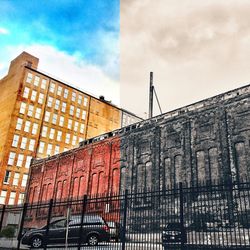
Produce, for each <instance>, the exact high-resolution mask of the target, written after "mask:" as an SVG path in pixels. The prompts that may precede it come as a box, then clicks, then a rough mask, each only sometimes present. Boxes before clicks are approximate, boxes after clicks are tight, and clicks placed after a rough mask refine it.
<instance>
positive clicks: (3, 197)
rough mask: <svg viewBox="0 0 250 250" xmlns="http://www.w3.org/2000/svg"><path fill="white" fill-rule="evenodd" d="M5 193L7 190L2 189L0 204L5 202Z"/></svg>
mask: <svg viewBox="0 0 250 250" xmlns="http://www.w3.org/2000/svg"><path fill="white" fill-rule="evenodd" d="M6 195H7V191H6V190H2V191H1V195H0V204H5V199H6Z"/></svg>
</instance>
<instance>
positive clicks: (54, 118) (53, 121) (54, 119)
mask: <svg viewBox="0 0 250 250" xmlns="http://www.w3.org/2000/svg"><path fill="white" fill-rule="evenodd" d="M56 122H57V114H53V117H52V124H56Z"/></svg>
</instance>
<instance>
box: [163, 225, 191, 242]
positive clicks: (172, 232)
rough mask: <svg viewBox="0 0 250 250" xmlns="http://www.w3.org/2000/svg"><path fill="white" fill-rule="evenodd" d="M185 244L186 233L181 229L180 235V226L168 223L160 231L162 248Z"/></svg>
mask: <svg viewBox="0 0 250 250" xmlns="http://www.w3.org/2000/svg"><path fill="white" fill-rule="evenodd" d="M182 237H183V242H187V231H186V229H185V228H183V234H182V233H181V224H180V223H177V222H174V223H169V224H168V225H167V227H165V228H164V229H163V231H162V244H163V246H164V245H166V244H169V243H181V240H182Z"/></svg>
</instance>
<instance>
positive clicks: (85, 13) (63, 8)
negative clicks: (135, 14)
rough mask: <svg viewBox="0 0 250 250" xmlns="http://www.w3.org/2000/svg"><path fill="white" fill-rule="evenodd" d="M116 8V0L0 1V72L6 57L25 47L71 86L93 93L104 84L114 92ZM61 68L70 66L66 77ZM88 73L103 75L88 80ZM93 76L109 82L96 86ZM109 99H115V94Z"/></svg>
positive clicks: (1, 73) (3, 71)
mask: <svg viewBox="0 0 250 250" xmlns="http://www.w3.org/2000/svg"><path fill="white" fill-rule="evenodd" d="M119 11H120V6H119V0H60V1H59V0H58V1H57V0H54V1H42V0H40V1H38V0H33V1H30V0H29V1H28V0H22V1H19V0H10V1H7V0H6V1H5V0H2V1H1V4H0V15H1V20H0V46H1V50H0V76H1V77H2V76H4V75H5V74H6V72H7V68H8V65H9V62H10V60H12V59H14V58H15V57H16V56H17V55H18V54H20V53H21V52H22V51H23V50H26V51H27V52H30V53H32V54H34V55H35V56H37V57H39V58H40V63H39V68H41V69H42V70H45V71H46V72H48V73H51V74H53V75H56V76H58V77H59V78H61V79H63V80H66V81H69V82H70V81H72V80H73V81H74V82H73V83H72V84H73V85H79V87H81V88H82V89H86V90H87V91H89V92H92V93H94V94H96V95H99V94H103V93H99V92H100V91H101V90H102V89H103V90H105V89H107V87H108V88H109V87H112V88H114V86H115V88H116V92H117V91H118V89H117V88H119V86H117V85H119V32H120V30H119V29H120V23H119ZM56 57H58V62H57V60H56ZM51 62H53V65H51ZM60 62H61V63H60ZM69 64H70V65H69ZM72 64H73V65H72ZM52 66H53V69H51V67H52ZM74 66H75V68H74ZM55 67H56V68H55ZM57 67H58V69H57ZM65 67H67V69H69V68H70V69H71V70H73V72H72V71H70V72H68V74H69V75H68V76H67V75H65V74H66V73H65ZM60 68H61V71H60ZM81 68H82V69H83V72H82V74H81V72H80V71H81ZM87 69H89V70H90V71H89V72H88V71H87ZM91 70H92V71H91ZM97 71H98V73H97ZM76 72H77V74H79V77H78V78H77V76H76V75H75V74H76ZM93 74H95V75H96V76H98V77H103V78H104V79H102V78H99V79H95V80H94V83H92V82H90V81H92V80H93V77H92V76H90V75H93ZM72 75H74V76H73V77H72ZM83 75H88V77H86V79H85V81H84V80H83V79H79V78H84V77H83ZM65 78H66V79H65ZM98 81H99V82H100V81H103V82H104V83H106V84H107V85H108V86H106V87H104V88H103V86H102V87H101V88H99V85H98V84H97V82H98ZM86 82H87V86H86ZM95 82H96V84H97V85H95ZM90 86H91V88H90ZM85 87H86V88H85ZM113 91H114V89H113ZM118 92H119V91H118ZM118 92H117V93H116V94H115V95H118ZM107 93H108V92H107ZM104 94H105V93H104ZM108 98H110V99H114V100H115V101H116V102H119V100H118V99H119V98H118V96H115V97H113V96H108Z"/></svg>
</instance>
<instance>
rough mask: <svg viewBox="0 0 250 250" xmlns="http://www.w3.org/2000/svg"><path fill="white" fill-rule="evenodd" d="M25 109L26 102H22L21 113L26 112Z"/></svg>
mask: <svg viewBox="0 0 250 250" xmlns="http://www.w3.org/2000/svg"><path fill="white" fill-rule="evenodd" d="M25 109H26V103H24V102H22V103H21V106H20V111H19V113H20V114H25Z"/></svg>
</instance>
